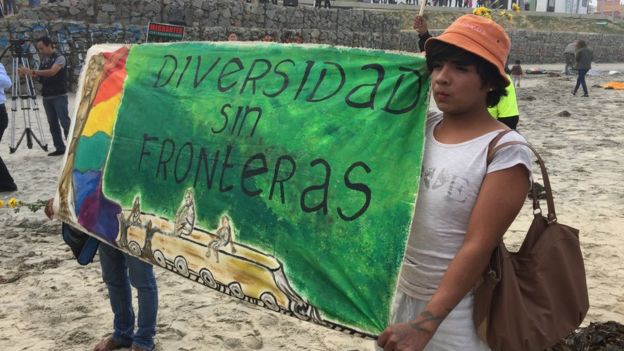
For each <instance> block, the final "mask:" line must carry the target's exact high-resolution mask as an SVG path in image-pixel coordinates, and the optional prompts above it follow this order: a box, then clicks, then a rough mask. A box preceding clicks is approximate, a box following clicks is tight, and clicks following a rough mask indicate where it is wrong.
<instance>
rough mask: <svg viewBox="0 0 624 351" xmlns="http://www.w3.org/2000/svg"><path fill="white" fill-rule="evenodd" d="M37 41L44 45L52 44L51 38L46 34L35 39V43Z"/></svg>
mask: <svg viewBox="0 0 624 351" xmlns="http://www.w3.org/2000/svg"><path fill="white" fill-rule="evenodd" d="M39 42H41V43H43V45H45V46H52V45H53V44H54V42H53V41H52V39H50V37H49V36H47V35H46V36H43V37H41V38H39V39H37V43H39Z"/></svg>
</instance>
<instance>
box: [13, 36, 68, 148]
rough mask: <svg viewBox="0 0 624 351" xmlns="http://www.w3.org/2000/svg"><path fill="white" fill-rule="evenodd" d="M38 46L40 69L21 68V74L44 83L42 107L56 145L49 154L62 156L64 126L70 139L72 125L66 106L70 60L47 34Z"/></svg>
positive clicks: (65, 135)
mask: <svg viewBox="0 0 624 351" xmlns="http://www.w3.org/2000/svg"><path fill="white" fill-rule="evenodd" d="M36 46H37V50H38V51H39V55H40V56H41V57H42V60H41V64H40V65H39V69H37V70H35V69H31V70H29V69H21V70H20V73H22V74H30V75H31V76H32V77H38V78H39V81H40V82H41V96H42V97H43V107H44V109H45V111H46V115H47V117H48V124H49V125H50V134H52V141H53V142H54V147H55V148H56V150H55V151H53V152H51V153H49V154H48V156H60V155H63V154H64V153H65V143H64V142H63V136H62V135H61V127H62V128H63V135H64V137H65V139H67V134H68V133H69V125H70V120H69V111H68V107H67V105H68V102H67V65H66V63H67V60H66V59H65V57H64V56H63V55H60V54H59V53H57V52H56V51H55V50H54V44H53V43H52V40H51V39H50V38H49V37H47V36H46V37H41V38H39V39H37V42H36ZM59 124H60V126H59Z"/></svg>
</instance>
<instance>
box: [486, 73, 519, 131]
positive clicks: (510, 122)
mask: <svg viewBox="0 0 624 351" xmlns="http://www.w3.org/2000/svg"><path fill="white" fill-rule="evenodd" d="M507 79H509V80H511V77H510V76H509V75H507ZM505 92H506V93H507V94H506V95H504V96H501V98H500V100H499V101H498V104H496V105H495V106H492V107H488V112H489V113H490V115H491V116H492V117H493V118H495V119H497V120H498V121H499V122H501V123H503V124H504V125H506V126H507V127H509V128H511V129H514V130H515V129H516V128H517V127H518V122H519V121H520V112H519V109H518V101H517V98H516V89H515V88H514V85H513V83H511V84H509V85H507V87H506V88H505Z"/></svg>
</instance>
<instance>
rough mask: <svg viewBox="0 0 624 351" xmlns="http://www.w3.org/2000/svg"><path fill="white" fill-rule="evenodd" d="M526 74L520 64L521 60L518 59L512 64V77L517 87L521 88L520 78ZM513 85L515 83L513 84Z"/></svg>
mask: <svg viewBox="0 0 624 351" xmlns="http://www.w3.org/2000/svg"><path fill="white" fill-rule="evenodd" d="M522 76H524V72H523V71H522V66H520V60H516V62H515V63H514V65H513V66H511V78H512V80H513V83H514V84H515V85H516V87H518V88H520V80H521V79H522ZM512 85H513V84H512Z"/></svg>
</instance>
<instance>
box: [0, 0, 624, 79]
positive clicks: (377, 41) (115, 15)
mask: <svg viewBox="0 0 624 351" xmlns="http://www.w3.org/2000/svg"><path fill="white" fill-rule="evenodd" d="M430 15H431V14H430ZM433 15H435V14H433ZM150 21H156V22H170V21H175V22H181V23H184V24H185V25H187V35H186V39H187V40H212V41H218V40H226V38H227V34H228V33H229V32H236V33H237V34H238V37H239V39H240V40H259V39H260V38H262V37H263V36H264V35H265V33H267V32H268V33H270V34H272V35H273V36H274V37H275V39H276V40H278V41H283V40H285V39H287V38H288V37H290V36H293V35H295V34H299V35H301V36H302V37H303V40H304V41H305V42H309V43H327V44H335V45H344V46H352V47H365V48H374V49H392V50H404V51H418V44H417V43H418V37H417V35H416V33H415V32H413V31H402V30H401V18H400V17H399V16H398V15H397V14H396V13H392V12H375V11H369V10H357V9H332V10H325V9H314V8H312V7H309V6H299V7H283V6H273V5H269V4H266V5H265V4H263V5H257V4H248V3H246V2H244V1H238V0H82V1H81V0H62V1H60V2H56V3H53V4H48V5H46V6H43V7H41V8H36V9H23V10H22V11H21V12H20V14H19V15H18V16H16V17H12V18H8V19H6V18H5V19H2V20H0V47H7V46H8V43H9V39H16V38H19V39H22V38H23V39H32V38H36V37H39V36H41V35H46V34H47V35H49V36H51V37H52V38H53V39H54V40H55V41H57V43H58V48H59V49H60V51H61V52H64V53H65V55H66V56H67V57H68V58H69V61H70V64H71V68H72V70H73V71H74V73H75V74H77V73H78V72H79V71H80V67H81V65H82V60H83V58H84V54H85V52H86V50H87V49H88V48H89V47H90V46H91V45H93V44H97V43H104V42H120V43H140V42H142V41H143V39H144V37H145V29H146V25H147V23H148V22H150ZM508 31H509V34H510V37H511V38H512V50H511V55H510V59H511V60H516V59H519V60H520V61H521V62H523V63H554V62H563V56H562V53H563V49H564V48H565V46H566V45H567V44H568V43H569V42H571V41H572V40H574V39H585V40H586V41H587V42H588V44H589V46H590V47H591V48H592V49H594V57H595V60H596V61H598V62H621V61H622V60H624V35H609V34H595V33H561V32H550V31H529V30H522V29H511V28H509V29H508ZM433 32H434V34H435V33H436V31H433ZM29 50H33V51H34V49H33V48H30V49H29ZM9 56H10V55H6V56H5V58H4V59H3V61H4V62H5V64H6V63H8V62H7V61H6V59H7V57H9Z"/></svg>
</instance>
